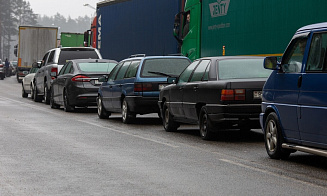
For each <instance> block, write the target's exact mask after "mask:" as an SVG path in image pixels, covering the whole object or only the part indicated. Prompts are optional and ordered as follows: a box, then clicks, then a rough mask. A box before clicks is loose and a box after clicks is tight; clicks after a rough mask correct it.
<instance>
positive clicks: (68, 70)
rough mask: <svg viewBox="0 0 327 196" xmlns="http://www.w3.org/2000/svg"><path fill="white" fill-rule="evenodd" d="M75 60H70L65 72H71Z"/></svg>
mask: <svg viewBox="0 0 327 196" xmlns="http://www.w3.org/2000/svg"><path fill="white" fill-rule="evenodd" d="M72 65H73V62H69V63H68V65H67V66H66V69H65V72H64V73H63V74H67V73H70V72H71V69H72Z"/></svg>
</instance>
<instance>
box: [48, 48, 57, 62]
mask: <svg viewBox="0 0 327 196" xmlns="http://www.w3.org/2000/svg"><path fill="white" fill-rule="evenodd" d="M55 52H56V51H55V50H53V51H51V53H50V55H49V59H48V64H50V63H53V57H54V55H55Z"/></svg>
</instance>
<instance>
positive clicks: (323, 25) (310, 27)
mask: <svg viewBox="0 0 327 196" xmlns="http://www.w3.org/2000/svg"><path fill="white" fill-rule="evenodd" d="M323 29H327V22H323V23H316V24H311V25H307V26H304V27H301V28H299V29H298V30H297V31H296V33H295V34H300V33H305V32H309V31H319V30H323Z"/></svg>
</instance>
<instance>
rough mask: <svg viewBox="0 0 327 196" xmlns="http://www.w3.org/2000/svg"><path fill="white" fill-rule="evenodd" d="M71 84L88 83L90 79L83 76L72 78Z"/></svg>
mask: <svg viewBox="0 0 327 196" xmlns="http://www.w3.org/2000/svg"><path fill="white" fill-rule="evenodd" d="M72 81H73V82H90V81H91V78H90V77H87V76H83V75H78V76H75V77H73V78H72Z"/></svg>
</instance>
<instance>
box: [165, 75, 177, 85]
mask: <svg viewBox="0 0 327 196" xmlns="http://www.w3.org/2000/svg"><path fill="white" fill-rule="evenodd" d="M177 82H178V78H177V77H168V78H167V83H168V84H177Z"/></svg>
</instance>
